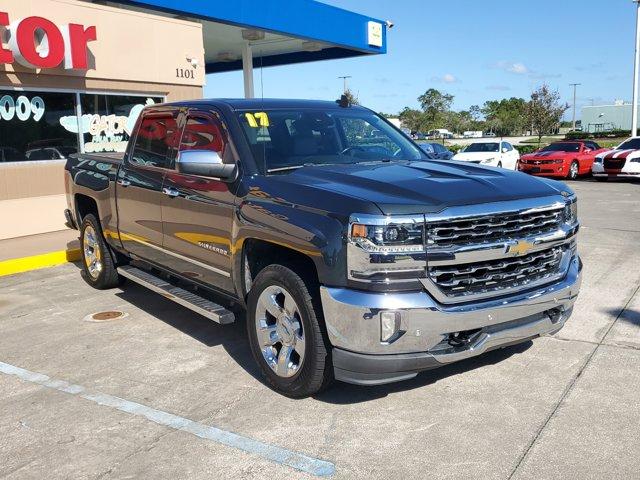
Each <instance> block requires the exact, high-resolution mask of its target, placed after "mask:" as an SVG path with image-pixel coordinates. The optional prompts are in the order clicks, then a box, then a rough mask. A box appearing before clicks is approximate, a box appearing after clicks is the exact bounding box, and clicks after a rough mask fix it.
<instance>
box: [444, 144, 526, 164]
mask: <svg viewBox="0 0 640 480" xmlns="http://www.w3.org/2000/svg"><path fill="white" fill-rule="evenodd" d="M519 159H520V153H519V152H518V150H516V149H515V148H513V145H511V144H510V143H509V142H505V141H501V142H474V143H471V144H469V145H467V146H466V147H464V148H463V149H462V150H460V151H459V152H458V153H456V154H455V155H454V156H453V158H452V160H459V161H461V162H471V163H478V164H482V165H486V166H490V167H498V168H506V169H508V170H516V169H517V165H518V160H519Z"/></svg>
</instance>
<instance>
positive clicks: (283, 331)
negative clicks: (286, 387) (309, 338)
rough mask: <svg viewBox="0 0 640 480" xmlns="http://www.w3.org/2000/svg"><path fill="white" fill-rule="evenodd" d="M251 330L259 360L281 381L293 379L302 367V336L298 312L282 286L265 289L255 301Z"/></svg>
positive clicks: (303, 348)
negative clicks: (254, 314)
mask: <svg viewBox="0 0 640 480" xmlns="http://www.w3.org/2000/svg"><path fill="white" fill-rule="evenodd" d="M255 328H256V334H257V338H258V343H259V346H260V352H261V353H262V358H264V360H265V362H267V365H269V367H270V368H271V370H272V371H273V372H274V373H275V374H276V375H278V376H279V377H282V378H289V377H292V376H294V375H295V374H296V373H297V372H298V371H299V370H300V368H301V367H302V363H303V362H304V356H305V343H306V342H305V336H304V331H303V329H302V318H301V316H300V309H299V308H298V305H297V304H296V302H295V300H294V299H293V296H291V294H290V293H289V292H288V291H287V290H285V289H284V288H282V287H279V286H276V285H272V286H269V287H267V288H266V289H265V290H264V291H263V292H262V293H261V294H260V297H259V298H258V304H257V307H256V319H255Z"/></svg>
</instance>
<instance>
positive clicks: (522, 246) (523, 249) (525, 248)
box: [507, 240, 534, 256]
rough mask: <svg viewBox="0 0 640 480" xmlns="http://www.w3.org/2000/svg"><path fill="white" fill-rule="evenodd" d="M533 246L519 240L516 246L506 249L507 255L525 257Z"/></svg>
mask: <svg viewBox="0 0 640 480" xmlns="http://www.w3.org/2000/svg"><path fill="white" fill-rule="evenodd" d="M533 246H534V245H533V243H529V242H527V241H526V240H519V241H518V242H517V243H516V244H513V245H509V246H508V247H507V253H513V254H514V255H516V256H520V255H525V254H526V253H528V252H529V251H530V250H531V249H532V248H533Z"/></svg>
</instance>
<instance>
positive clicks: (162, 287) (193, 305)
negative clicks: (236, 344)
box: [118, 265, 235, 325]
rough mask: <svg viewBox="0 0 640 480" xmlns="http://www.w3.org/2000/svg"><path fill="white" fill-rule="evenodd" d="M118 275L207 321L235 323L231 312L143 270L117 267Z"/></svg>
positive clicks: (126, 266) (127, 266)
mask: <svg viewBox="0 0 640 480" xmlns="http://www.w3.org/2000/svg"><path fill="white" fill-rule="evenodd" d="M118 273H119V274H120V275H122V276H123V277H125V278H127V279H129V280H131V281H133V282H135V283H137V284H140V285H142V286H143V287H146V288H148V289H149V290H153V291H154V292H156V293H159V294H160V295H162V296H163V297H164V298H167V299H169V300H171V301H174V302H176V303H179V304H180V305H182V306H183V307H186V308H188V309H189V310H191V311H193V312H196V313H199V314H200V315H202V316H203V317H206V318H208V319H209V320H213V321H214V322H217V323H220V324H223V325H225V324H228V323H233V322H234V321H235V315H234V314H233V312H230V311H229V310H227V309H226V308H224V307H223V306H221V305H218V304H217V303H213V302H212V301H211V300H207V299H206V298H203V297H201V296H200V295H198V294H196V293H193V292H190V291H188V290H185V289H183V288H180V287H177V286H175V285H173V284H171V283H169V282H167V281H166V280H164V279H163V278H160V277H157V276H155V275H153V274H152V273H149V272H146V271H145V270H141V269H139V268H136V267H132V266H131V265H125V266H122V267H118Z"/></svg>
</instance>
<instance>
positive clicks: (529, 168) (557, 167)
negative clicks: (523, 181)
mask: <svg viewBox="0 0 640 480" xmlns="http://www.w3.org/2000/svg"><path fill="white" fill-rule="evenodd" d="M518 168H519V170H520V171H521V172H524V173H528V174H529V175H534V176H536V177H558V178H564V177H566V176H567V172H568V170H566V167H565V165H564V164H557V163H555V164H553V163H545V164H540V165H535V164H529V163H522V162H520V164H519V166H518Z"/></svg>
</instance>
